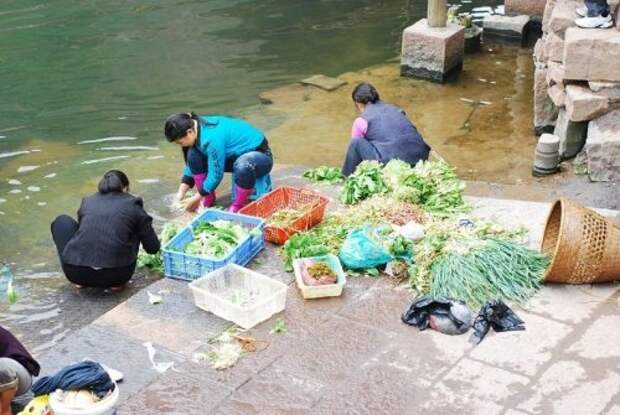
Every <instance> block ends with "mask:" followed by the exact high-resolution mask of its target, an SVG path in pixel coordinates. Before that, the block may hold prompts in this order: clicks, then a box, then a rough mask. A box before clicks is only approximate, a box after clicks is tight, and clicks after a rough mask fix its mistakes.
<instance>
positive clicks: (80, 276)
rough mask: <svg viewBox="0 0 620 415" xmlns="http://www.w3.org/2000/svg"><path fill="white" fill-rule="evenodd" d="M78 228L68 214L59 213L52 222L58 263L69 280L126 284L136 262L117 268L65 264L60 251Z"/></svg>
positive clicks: (96, 284) (99, 284)
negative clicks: (95, 267) (94, 267)
mask: <svg viewBox="0 0 620 415" xmlns="http://www.w3.org/2000/svg"><path fill="white" fill-rule="evenodd" d="M77 230H78V223H77V222H76V221H75V219H73V218H72V217H70V216H67V215H60V216H58V217H57V218H56V219H55V220H54V221H53V222H52V238H53V239H54V243H55V244H56V250H57V251H58V258H59V260H60V265H61V266H62V270H63V272H64V273H65V276H66V277H67V279H68V280H69V281H71V282H72V283H74V284H78V285H82V286H84V287H97V288H110V287H118V286H121V285H124V284H126V283H127V282H128V281H129V280H130V279H131V277H132V276H133V272H134V271H135V269H136V263H135V262H134V263H133V264H131V265H128V266H126V267H119V268H101V269H93V268H91V267H83V266H78V265H71V264H66V263H65V262H64V261H63V260H62V251H64V249H65V246H67V243H68V242H69V240H71V238H73V235H75V233H76V232H77Z"/></svg>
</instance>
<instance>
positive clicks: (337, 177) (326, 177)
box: [303, 166, 344, 184]
mask: <svg viewBox="0 0 620 415" xmlns="http://www.w3.org/2000/svg"><path fill="white" fill-rule="evenodd" d="M303 177H305V178H306V179H308V180H311V181H313V182H317V183H318V182H327V183H331V184H334V183H340V182H341V181H342V180H343V179H344V177H343V176H342V173H341V172H340V169H338V168H336V167H328V166H320V167H317V168H316V169H310V170H306V171H305V172H304V174H303Z"/></svg>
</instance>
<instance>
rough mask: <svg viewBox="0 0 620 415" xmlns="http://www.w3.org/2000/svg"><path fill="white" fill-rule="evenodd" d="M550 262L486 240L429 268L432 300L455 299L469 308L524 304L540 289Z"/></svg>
mask: <svg viewBox="0 0 620 415" xmlns="http://www.w3.org/2000/svg"><path fill="white" fill-rule="evenodd" d="M548 265H549V259H548V258H547V257H546V256H544V255H541V254H539V253H538V252H536V251H533V250H531V249H527V248H525V247H523V246H521V245H518V244H515V243H513V242H509V241H501V240H497V239H487V240H485V241H484V243H482V244H480V246H478V247H476V248H474V249H472V250H471V251H470V252H468V253H466V254H458V253H454V252H451V253H449V254H447V255H445V256H443V257H441V258H440V259H439V260H438V261H437V262H435V263H434V264H433V266H432V268H431V274H432V284H431V290H430V294H431V295H432V296H433V297H439V296H443V297H446V298H458V299H460V300H463V301H465V302H466V303H467V304H469V305H471V306H472V307H479V306H481V305H482V304H484V303H485V302H486V301H487V300H489V299H492V298H501V299H504V300H510V301H516V302H518V303H523V302H525V301H527V300H528V299H529V298H530V297H531V296H532V294H533V293H534V292H536V290H538V288H539V287H540V283H541V281H542V275H543V273H544V271H545V269H546V268H547V266H548Z"/></svg>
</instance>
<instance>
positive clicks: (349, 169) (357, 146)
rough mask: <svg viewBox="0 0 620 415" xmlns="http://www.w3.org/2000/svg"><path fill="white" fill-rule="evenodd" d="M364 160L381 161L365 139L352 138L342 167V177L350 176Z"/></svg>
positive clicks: (377, 153)
mask: <svg viewBox="0 0 620 415" xmlns="http://www.w3.org/2000/svg"><path fill="white" fill-rule="evenodd" d="M364 160H381V155H380V154H379V152H378V151H377V149H376V148H375V146H373V145H372V143H371V142H370V141H368V140H366V139H365V138H352V139H351V142H350V143H349V148H348V149H347V155H346V157H345V159H344V165H343V166H342V175H343V176H349V175H351V174H352V173H353V172H354V171H355V168H356V167H357V166H358V164H360V163H361V162H362V161H364Z"/></svg>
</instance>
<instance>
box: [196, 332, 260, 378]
mask: <svg viewBox="0 0 620 415" xmlns="http://www.w3.org/2000/svg"><path fill="white" fill-rule="evenodd" d="M243 333H244V331H243V330H241V329H239V328H237V327H231V328H230V329H228V330H226V331H224V332H223V333H222V334H220V335H219V336H217V337H215V338H213V339H211V340H209V342H208V347H209V349H210V350H209V352H208V353H202V352H197V353H194V359H193V360H194V361H196V362H200V361H208V362H209V363H210V364H211V367H212V368H213V369H215V370H223V369H228V368H230V367H232V366H234V365H235V364H236V363H237V361H238V360H239V359H240V358H241V357H242V356H243V355H245V354H247V353H252V352H256V351H259V350H263V349H265V348H266V347H267V346H268V344H267V342H264V341H260V340H257V339H255V338H254V337H252V336H245V335H242V334H243Z"/></svg>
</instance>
